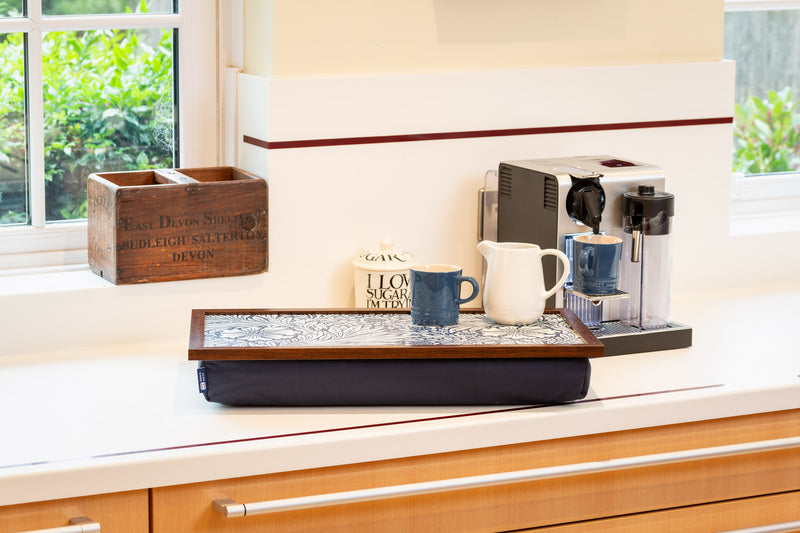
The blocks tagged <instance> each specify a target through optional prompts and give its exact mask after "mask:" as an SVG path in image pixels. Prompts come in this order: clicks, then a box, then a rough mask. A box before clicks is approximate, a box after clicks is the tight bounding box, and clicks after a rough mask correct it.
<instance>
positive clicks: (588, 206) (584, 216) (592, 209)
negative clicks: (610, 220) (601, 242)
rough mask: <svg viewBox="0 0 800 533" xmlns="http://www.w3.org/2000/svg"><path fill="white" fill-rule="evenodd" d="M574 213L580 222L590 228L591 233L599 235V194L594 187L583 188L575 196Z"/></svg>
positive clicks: (600, 219)
mask: <svg viewBox="0 0 800 533" xmlns="http://www.w3.org/2000/svg"><path fill="white" fill-rule="evenodd" d="M575 204H576V206H577V207H578V209H576V211H577V212H578V214H579V217H580V220H581V222H583V223H584V224H586V225H587V226H590V227H591V228H592V232H593V233H594V234H595V235H597V234H598V233H600V222H601V221H602V219H603V212H602V209H601V208H600V192H599V191H598V189H597V188H596V187H584V188H582V189H581V190H579V191H578V193H577V194H576V195H575Z"/></svg>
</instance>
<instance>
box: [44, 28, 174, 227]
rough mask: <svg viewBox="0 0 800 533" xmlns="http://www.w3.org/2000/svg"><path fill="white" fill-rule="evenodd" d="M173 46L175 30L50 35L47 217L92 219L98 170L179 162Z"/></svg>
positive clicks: (46, 104)
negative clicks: (90, 192) (89, 205)
mask: <svg viewBox="0 0 800 533" xmlns="http://www.w3.org/2000/svg"><path fill="white" fill-rule="evenodd" d="M172 50H173V31H172V30H170V29H158V30H149V31H144V30H128V31H117V30H114V31H111V30H101V31H79V32H49V33H47V34H45V36H44V38H43V42H42V55H43V65H42V78H43V85H44V147H45V196H46V201H45V210H46V220H47V221H53V220H66V219H74V218H85V217H86V180H87V177H88V176H89V174H91V173H93V172H111V171H121V170H135V169H148V168H164V167H172V166H174V165H173V161H174V146H175V142H174V131H175V126H174V125H175V123H176V121H175V119H176V117H175V116H174V102H173V68H172V65H173V61H172Z"/></svg>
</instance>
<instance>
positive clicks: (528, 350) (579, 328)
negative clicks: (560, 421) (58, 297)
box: [189, 309, 605, 361]
mask: <svg viewBox="0 0 800 533" xmlns="http://www.w3.org/2000/svg"><path fill="white" fill-rule="evenodd" d="M363 313H369V314H392V313H397V314H403V313H405V314H408V313H409V310H408V309H403V310H384V309H381V310H367V309H194V310H192V322H191V331H190V335H189V360H193V361H198V360H205V361H212V360H226V361H227V360H231V361H234V360H270V359H275V360H280V359H284V360H285V359H308V360H317V359H475V358H488V359H491V358H538V357H601V356H603V355H605V347H604V345H603V343H602V342H600V341H599V340H598V339H597V338H596V337H595V336H594V334H593V333H592V332H591V331H590V330H589V328H588V327H586V326H585V325H584V324H583V322H581V321H580V319H579V318H578V317H577V316H576V315H575V313H573V312H572V311H570V310H569V309H546V310H545V313H549V314H559V315H561V317H562V318H563V319H564V320H565V321H566V322H567V324H568V325H569V326H570V327H571V328H572V329H573V330H574V331H575V333H576V334H577V335H578V336H579V337H580V338H581V339H582V340H583V341H584V343H583V344H513V345H508V344H494V345H447V346H442V345H436V346H430V345H414V346H410V345H403V346H395V345H384V346H375V345H364V346H283V347H272V346H260V347H259V346H255V347H254V346H241V347H205V346H204V338H205V317H206V315H238V314H244V315H247V314H252V315H255V314H363ZM461 313H483V310H482V309H463V310H461Z"/></svg>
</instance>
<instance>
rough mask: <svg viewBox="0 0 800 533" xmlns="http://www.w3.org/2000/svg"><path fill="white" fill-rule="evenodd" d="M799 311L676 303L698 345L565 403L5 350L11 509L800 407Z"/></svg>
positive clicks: (773, 298) (154, 360)
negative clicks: (270, 402) (211, 384)
mask: <svg viewBox="0 0 800 533" xmlns="http://www.w3.org/2000/svg"><path fill="white" fill-rule="evenodd" d="M798 302H800V288H797V287H795V288H793V289H791V290H783V291H780V292H778V291H775V292H766V293H749V294H730V295H718V294H717V295H713V296H712V295H696V296H693V297H692V298H684V299H676V301H675V302H674V305H673V318H674V319H675V320H676V321H678V322H681V323H685V324H689V325H691V326H692V328H693V346H692V347H691V348H687V349H681V350H671V351H665V352H653V353H645V354H632V355H625V356H614V357H607V358H597V359H593V360H592V379H591V388H590V391H589V394H588V396H587V397H586V398H585V399H584V400H581V401H578V402H574V403H572V404H567V405H561V406H546V407H545V406H509V407H502V406H500V407H498V406H492V407H353V408H343V407H336V408H334V407H330V408H232V407H224V406H221V405H217V404H213V403H209V402H207V401H206V400H205V398H204V397H203V396H202V395H201V394H200V393H199V392H198V387H197V379H196V372H195V369H196V368H197V363H196V362H192V361H188V360H187V344H186V340H185V339H177V340H174V341H165V342H158V343H150V344H126V345H124V346H118V347H108V348H91V349H88V350H86V351H80V352H79V351H77V350H71V351H64V352H59V353H47V354H29V355H24V356H22V355H20V356H5V357H0V402H1V403H2V405H3V416H2V418H3V432H2V433H3V436H2V439H0V505H7V504H14V503H22V502H29V501H38V500H48V499H54V498H63V497H70V496H79V495H86V494H97V493H105V492H114V491H122V490H132V489H140V488H149V487H157V486H165V485H174V484H182V483H190V482H196V481H205V480H211V479H223V478H231V477H239V476H246V475H256V474H264V473H270V472H279V471H287V470H297V469H305V468H314V467H320V466H329V465H338V464H347V463H355V462H364V461H371V460H380V459H391V458H397V457H406V456H413V455H422V454H431V453H440V452H448V451H455V450H463V449H472V448H480V447H487V446H496V445H503V444H512V443H518V442H529V441H538V440H544V439H552V438H559V437H569V436H575V435H583V434H592V433H601V432H608V431H616V430H624V429H633V428H639V427H647V426H656V425H664V424H672V423H680V422H690V421H695V420H704V419H712V418H721V417H728V416H736V415H745V414H752V413H758V412H767V411H777V410H784V409H792V408H800V349H799V348H798V347H797V344H796V341H795V339H796V338H797V335H796V331H797V328H798V322H799V321H798V318H800V311H798V307H797V306H798ZM187 329H188V325H187Z"/></svg>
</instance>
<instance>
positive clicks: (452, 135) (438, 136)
mask: <svg viewBox="0 0 800 533" xmlns="http://www.w3.org/2000/svg"><path fill="white" fill-rule="evenodd" d="M732 123H733V117H715V118H694V119H681V120H652V121H647V122H617V123H612V124H584V125H576V126H550V127H544V128H512V129H503V130H476V131H453V132H443V133H416V134H405V135H378V136H372V137H341V138H337V139H307V140H302V141H264V140H261V139H257V138H255V137H251V136H249V135H245V136H244V138H243V141H244V142H245V143H246V144H251V145H253V146H258V147H259V148H266V149H268V150H280V149H283V148H318V147H321V146H346V145H353V144H378V143H397V142H410V141H441V140H448V139H474V138H480V137H507V136H512V135H546V134H550V133H577V132H587V131H610V130H635V129H644V128H675V127H680V126H707V125H712V124H732Z"/></svg>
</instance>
